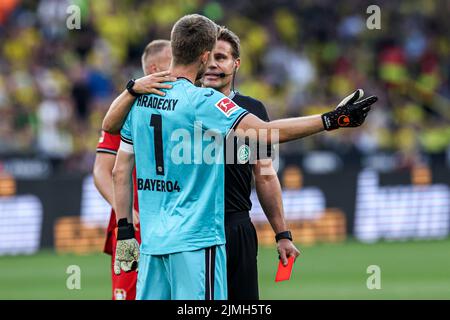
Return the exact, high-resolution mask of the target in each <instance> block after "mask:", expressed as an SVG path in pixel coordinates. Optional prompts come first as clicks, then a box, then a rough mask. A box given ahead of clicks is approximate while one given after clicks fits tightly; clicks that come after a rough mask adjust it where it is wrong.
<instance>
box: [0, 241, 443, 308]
mask: <svg viewBox="0 0 450 320" xmlns="http://www.w3.org/2000/svg"><path fill="white" fill-rule="evenodd" d="M449 252H450V240H445V241H427V242H403V243H378V244H373V245H366V244H360V243H356V242H347V243H345V244H338V245H316V246H313V247H304V248H303V250H302V256H300V258H299V259H298V260H297V262H296V264H295V265H294V271H293V274H292V277H291V280H290V281H286V282H281V283H275V282H274V279H275V272H276V268H277V253H276V251H275V247H273V248H268V247H260V248H259V260H258V264H259V279H260V295H261V298H262V299H450V254H449ZM109 263H110V257H109V256H106V255H104V254H97V255H87V256H75V255H56V254H55V253H53V252H50V251H43V252H41V253H39V254H36V255H33V256H6V257H0V271H1V272H0V299H110V297H111V293H110V280H109V279H110V274H109V273H110V269H109ZM70 265H77V266H79V267H80V270H81V282H80V284H81V289H80V290H76V289H75V290H69V289H67V286H66V281H67V279H68V277H69V276H70V274H67V273H66V270H67V268H68V266H70ZM370 265H377V266H379V267H380V269H381V289H380V290H369V289H367V286H366V282H367V279H368V277H369V276H370V274H367V273H366V271H367V267H368V266H370Z"/></svg>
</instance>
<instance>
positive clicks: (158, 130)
mask: <svg viewBox="0 0 450 320" xmlns="http://www.w3.org/2000/svg"><path fill="white" fill-rule="evenodd" d="M150 126H151V127H153V131H154V134H153V137H154V139H153V142H154V144H155V161H156V174H157V175H160V176H163V175H164V158H163V141H162V117H161V115H160V114H152V116H151V118H150Z"/></svg>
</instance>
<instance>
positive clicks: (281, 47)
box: [0, 0, 450, 172]
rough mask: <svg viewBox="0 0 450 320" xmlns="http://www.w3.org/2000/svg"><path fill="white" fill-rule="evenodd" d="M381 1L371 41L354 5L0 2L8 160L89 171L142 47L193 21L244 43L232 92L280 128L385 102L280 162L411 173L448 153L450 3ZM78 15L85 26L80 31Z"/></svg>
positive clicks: (308, 0)
mask: <svg viewBox="0 0 450 320" xmlns="http://www.w3.org/2000/svg"><path fill="white" fill-rule="evenodd" d="M377 4H378V6H379V8H380V9H381V11H380V13H381V21H380V22H381V25H380V27H381V29H373V30H371V29H369V28H368V27H367V24H366V21H367V19H368V18H369V17H370V16H371V14H372V13H373V12H371V13H367V12H366V10H367V8H368V7H369V5H371V3H370V1H358V0H347V1H339V2H336V1H332V0H303V1H300V0H298V1H287V0H286V1H269V0H259V1H242V0H227V1H225V0H216V1H204V0H152V1H138V0H117V1H107V0H96V1H89V0H70V1H69V0H35V1H31V0H30V1H26V0H1V1H0V138H1V139H0V155H6V154H30V155H35V154H38V155H41V156H45V157H49V158H52V159H59V160H61V161H62V162H63V163H64V168H65V169H66V170H80V171H86V172H87V171H90V170H91V167H92V162H93V159H94V157H95V146H96V143H97V141H98V137H99V134H100V127H101V121H102V118H103V116H104V114H105V112H106V110H107V109H108V107H109V105H110V103H111V102H112V100H113V99H114V98H115V96H117V95H118V93H119V92H121V91H122V90H123V89H124V86H125V84H126V82H127V80H128V79H129V78H131V77H140V76H142V70H141V67H140V56H141V53H142V50H143V48H144V47H145V45H146V44H147V43H148V42H149V41H151V40H153V39H157V38H163V39H168V38H169V36H170V29H171V27H172V25H173V23H174V22H175V21H176V20H177V19H178V18H179V17H181V16H182V15H184V14H187V13H193V12H197V13H201V14H204V15H206V16H208V17H210V18H211V19H213V20H214V21H216V22H217V23H219V24H221V25H225V26H227V27H228V28H229V29H231V30H233V31H234V32H235V33H236V34H237V35H238V36H240V38H241V46H242V48H241V51H242V56H241V59H242V65H241V68H240V70H239V73H238V77H237V80H236V88H237V89H238V90H239V91H240V92H241V93H242V94H245V95H250V96H253V97H255V98H258V99H260V100H261V101H263V102H264V104H265V105H266V107H267V109H268V112H269V115H270V117H271V118H272V119H277V118H281V117H286V116H303V115H310V114H314V113H321V112H325V111H328V110H330V108H331V107H333V106H335V105H336V104H337V103H338V102H339V101H340V99H342V98H343V97H345V96H346V95H348V94H349V93H351V92H352V91H353V90H354V89H355V88H364V89H365V92H366V95H372V94H375V95H377V96H378V97H379V102H378V103H377V104H376V106H375V107H374V108H373V112H371V114H370V115H369V117H370V120H369V121H367V122H366V123H365V125H364V126H363V127H362V128H360V129H356V130H338V132H332V133H328V134H319V135H317V136H314V137H311V138H308V139H304V140H302V141H299V142H296V143H292V144H290V145H289V146H287V147H283V146H282V148H281V151H282V152H285V153H302V154H303V153H307V152H309V151H311V150H331V151H333V152H336V153H338V154H345V153H349V152H351V153H357V154H362V155H370V154H375V153H380V152H386V153H398V154H400V155H401V157H402V159H404V161H405V163H406V164H411V163H415V162H417V161H420V159H421V157H422V156H423V155H424V154H443V153H445V152H446V151H447V150H448V148H449V145H450V85H449V74H450V35H449V33H450V31H449V30H450V24H449V20H450V19H449V18H448V16H449V13H450V1H447V0H436V1H426V0H423V1H418V0H408V1H406V0H405V1H387V0H385V1H377ZM71 5H72V7H70V6H71ZM73 5H75V6H76V7H73ZM73 8H75V9H73ZM73 10H75V11H73ZM77 10H79V13H80V17H79V18H80V19H79V21H80V23H81V25H80V27H81V28H80V29H77V28H75V29H71V26H72V27H73V25H71V24H70V23H68V19H71V18H73V16H72V14H73V12H77Z"/></svg>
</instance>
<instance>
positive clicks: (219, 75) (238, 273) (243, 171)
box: [202, 27, 300, 300]
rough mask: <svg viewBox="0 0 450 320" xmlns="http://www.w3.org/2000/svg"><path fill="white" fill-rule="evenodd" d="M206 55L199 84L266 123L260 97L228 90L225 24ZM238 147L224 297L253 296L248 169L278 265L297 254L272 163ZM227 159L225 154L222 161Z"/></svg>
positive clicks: (228, 192) (228, 196) (228, 183)
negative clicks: (273, 236) (272, 235)
mask: <svg viewBox="0 0 450 320" xmlns="http://www.w3.org/2000/svg"><path fill="white" fill-rule="evenodd" d="M211 55H212V58H211V61H210V63H209V65H208V68H207V70H206V72H205V74H204V75H203V78H202V82H203V86H205V87H209V88H214V89H216V90H218V91H220V92H222V93H223V94H224V95H226V96H228V97H229V98H231V99H232V100H233V101H234V102H235V103H236V104H238V105H239V106H240V107H242V108H244V109H246V110H248V111H249V112H250V113H252V114H254V115H256V116H257V117H259V118H260V119H262V120H264V121H269V116H268V115H267V111H266V108H265V107H264V105H263V104H262V103H261V102H260V101H258V100H256V99H253V98H250V97H247V96H243V95H241V94H239V93H238V92H235V91H234V78H235V75H236V72H237V70H238V69H239V66H240V62H241V61H240V41H239V38H238V37H237V36H236V35H235V34H234V33H233V32H231V31H230V30H228V29H226V28H225V27H220V29H219V32H218V37H217V42H216V46H215V47H214V49H213V51H212V53H211ZM230 139H236V138H235V137H232V138H230ZM235 142H236V141H235ZM227 145H229V144H228V143H227ZM232 145H234V146H235V145H236V144H235V143H234V144H232ZM237 145H238V146H239V144H237ZM242 147H244V148H245V145H244V144H241V147H239V148H237V147H235V148H234V152H235V154H234V161H233V162H232V164H228V163H227V164H226V165H225V233H226V248H227V278H228V299H229V300H250V299H251V300H258V299H259V290H258V269H257V254H258V238H257V235H256V230H255V227H254V226H253V224H252V222H251V220H250V215H249V211H250V209H251V207H252V203H251V201H250V194H251V181H252V173H253V174H254V176H255V187H256V191H257V194H258V199H259V201H260V203H261V206H262V208H263V210H264V213H265V215H266V216H267V219H268V220H269V222H270V224H271V226H272V228H273V230H274V232H275V234H276V241H277V249H278V252H279V255H280V258H281V260H282V262H283V264H286V263H287V258H288V257H289V256H294V257H295V258H296V257H297V256H298V255H299V254H300V252H299V250H298V249H297V248H296V247H295V246H294V244H293V243H292V235H291V233H290V232H289V231H288V230H287V227H286V223H285V220H284V213H283V202H282V198H281V186H280V182H279V180H278V176H277V174H276V172H275V170H274V168H273V166H272V160H271V158H270V156H271V154H270V150H269V148H268V150H267V152H266V155H267V158H265V159H259V158H257V161H256V164H255V165H252V164H250V162H249V159H246V158H245V156H247V158H248V154H249V152H251V150H250V148H247V150H245V149H244V150H243V149H242ZM249 150H250V151H249ZM226 151H227V152H229V150H226ZM242 151H243V152H242ZM258 154H259V152H258ZM232 156H233V155H232ZM228 157H229V155H227V159H228ZM262 170H264V174H263V173H262V172H261V171H262Z"/></svg>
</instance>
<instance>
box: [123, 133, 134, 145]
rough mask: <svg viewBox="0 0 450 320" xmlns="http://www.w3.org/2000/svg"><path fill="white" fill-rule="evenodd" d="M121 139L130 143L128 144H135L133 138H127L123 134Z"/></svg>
mask: <svg viewBox="0 0 450 320" xmlns="http://www.w3.org/2000/svg"><path fill="white" fill-rule="evenodd" d="M120 140H122V141H123V142H125V143H128V144H133V140H130V139H127V138H125V137H124V136H122V135H121V136H120Z"/></svg>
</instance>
